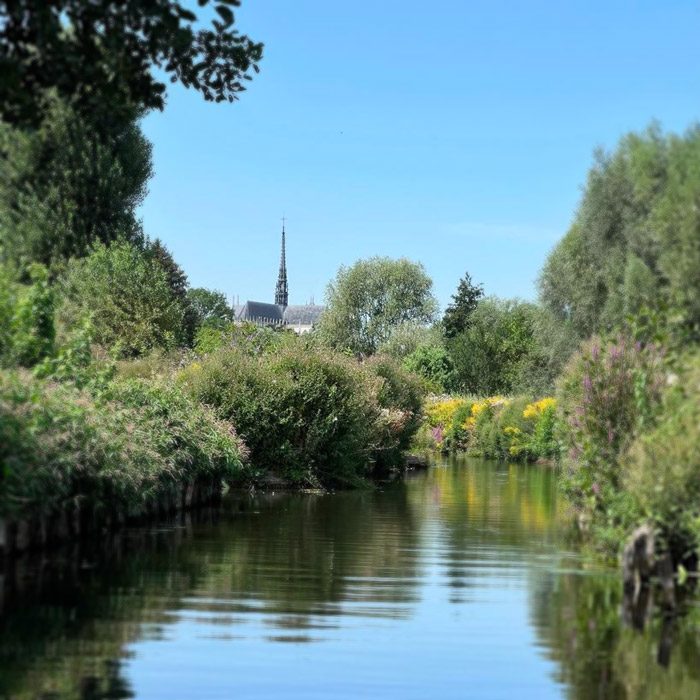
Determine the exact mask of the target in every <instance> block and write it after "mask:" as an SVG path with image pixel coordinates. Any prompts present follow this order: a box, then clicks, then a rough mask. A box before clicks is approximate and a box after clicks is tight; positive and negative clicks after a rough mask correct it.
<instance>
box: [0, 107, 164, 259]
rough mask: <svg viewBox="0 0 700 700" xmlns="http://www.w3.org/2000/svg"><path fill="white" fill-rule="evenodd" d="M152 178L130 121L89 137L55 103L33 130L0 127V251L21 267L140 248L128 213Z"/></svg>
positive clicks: (82, 123)
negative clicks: (116, 245)
mask: <svg viewBox="0 0 700 700" xmlns="http://www.w3.org/2000/svg"><path fill="white" fill-rule="evenodd" d="M151 173H152V165H151V145H150V144H149V143H148V141H147V140H146V139H145V138H144V136H143V134H142V133H141V130H140V129H139V127H138V124H137V122H136V121H135V120H133V119H132V120H127V121H126V122H125V123H123V124H121V125H118V124H117V123H116V122H114V123H113V124H112V126H111V128H110V130H109V131H107V132H102V133H100V132H98V131H96V130H95V129H94V128H93V127H92V126H91V125H90V124H89V123H88V122H87V121H86V120H85V119H83V118H82V117H80V116H79V115H78V114H76V112H75V111H74V110H73V109H71V108H69V107H68V106H67V105H66V104H65V103H63V102H61V101H60V100H58V99H57V98H52V99H51V100H50V103H49V106H48V109H47V112H46V114H45V116H44V118H43V119H42V121H41V122H40V124H39V125H38V128H37V129H36V130H34V131H32V130H24V129H20V128H16V127H11V126H9V125H7V124H1V123H0V252H1V253H2V257H4V258H5V259H9V260H11V261H12V262H14V263H17V264H19V266H20V267H24V265H25V263H26V262H39V263H42V264H45V265H49V264H52V263H55V262H57V261H61V260H66V259H68V258H70V257H76V256H82V255H85V254H87V252H88V251H89V250H90V247H91V245H92V244H93V243H94V242H96V241H102V242H103V243H110V242H111V241H114V240H116V239H117V238H122V239H126V240H130V241H132V242H134V243H137V244H138V245H141V243H142V241H143V234H142V231H141V225H140V223H139V221H138V219H137V217H136V208H137V207H138V206H139V205H140V204H141V202H142V201H143V199H144V197H145V195H146V184H147V182H148V179H149V178H150V176H151Z"/></svg>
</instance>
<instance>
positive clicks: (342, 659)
mask: <svg viewBox="0 0 700 700" xmlns="http://www.w3.org/2000/svg"><path fill="white" fill-rule="evenodd" d="M565 530H566V518H565V515H564V514H563V513H562V512H560V507H559V505H558V501H557V487H556V473H555V472H554V471H553V470H551V469H548V468H544V467H537V466H535V467H528V466H503V465H498V464H494V463H487V462H481V461H478V460H473V459H471V460H467V459H464V458H453V459H452V460H451V461H449V462H445V463H442V464H439V465H436V467H435V468H433V469H431V470H430V471H429V472H427V473H420V474H415V475H413V476H410V477H409V478H408V479H406V480H405V481H404V482H401V483H397V484H393V485H391V486H388V487H386V488H384V489H382V490H380V491H375V492H352V493H338V494H333V495H328V496H323V495H313V494H277V495H260V496H255V497H247V496H246V497H233V498H231V499H229V500H228V501H227V502H226V503H225V504H224V506H223V507H222V508H221V509H217V510H216V511H205V512H200V513H198V514H195V515H192V516H191V517H185V518H184V519H183V520H182V521H181V522H178V523H176V524H171V525H168V526H163V527H160V528H150V529H148V530H133V531H128V532H125V533H122V534H121V535H120V536H118V537H116V538H115V539H113V540H112V541H111V542H110V543H109V544H108V546H104V545H101V546H99V547H97V548H93V549H90V548H87V549H85V548H83V550H81V551H66V552H63V553H61V554H60V555H56V556H52V557H49V558H46V557H34V558H30V559H25V560H21V561H19V562H17V563H16V565H15V566H14V567H12V568H11V569H10V568H8V569H6V571H5V572H4V577H3V580H2V586H3V589H2V593H3V598H2V606H3V608H2V616H1V617H0V697H12V698H15V697H17V698H35V697H45V698H48V697H80V698H86V699H87V698H126V697H134V696H135V697H144V698H146V697H150V698H160V697H163V698H165V697H167V698H180V697H182V698H192V697H198V698H205V697H206V698H209V697H220V698H230V697H256V698H259V697H278V696H280V695H281V694H284V695H285V696H286V697H290V696H291V697H311V696H316V697H328V696H330V695H333V696H335V697H348V698H350V697H358V696H360V695H361V696H363V697H383V698H387V697H388V698H390V697H396V698H399V697H400V698H411V697H415V698H419V697H420V698H424V697H441V698H450V697H455V698H457V697H459V698H464V697H475V698H504V697H527V698H565V697H569V698H581V699H582V700H583V699H585V700H587V699H589V698H600V697H605V698H613V699H617V698H620V699H623V698H624V699H629V700H631V699H632V698H635V699H637V698H648V699H649V700H651V699H653V698H662V697H663V698H676V697H677V698H695V697H700V671H699V670H698V663H697V661H698V659H699V658H700V633H699V632H698V629H699V627H698V625H699V623H700V614H698V609H697V608H696V607H692V606H690V607H689V608H688V609H687V610H686V611H685V612H686V614H685V615H684V616H683V617H681V618H678V619H675V620H664V619H663V618H662V617H661V616H660V615H658V614H656V615H652V616H651V618H650V621H649V622H648V623H647V624H645V626H644V630H643V631H639V630H635V629H633V628H632V626H630V625H627V624H626V623H625V622H624V621H623V620H622V619H621V617H622V616H621V613H620V610H621V586H620V583H619V577H618V574H617V572H616V571H606V570H602V569H597V568H590V567H586V566H585V565H584V563H583V560H582V559H581V558H580V557H579V556H577V555H576V554H575V553H574V552H572V551H571V548H570V546H568V545H567V544H566V542H565V540H564V538H563V536H562V534H561V533H562V532H564V531H565Z"/></svg>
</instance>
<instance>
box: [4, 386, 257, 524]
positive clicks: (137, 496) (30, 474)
mask: <svg viewBox="0 0 700 700" xmlns="http://www.w3.org/2000/svg"><path fill="white" fill-rule="evenodd" d="M242 454H243V450H242V446H241V443H240V441H239V440H238V439H237V438H236V436H235V434H234V433H233V430H232V428H231V426H230V425H228V424H225V423H223V422H221V421H219V420H217V419H216V418H215V417H214V416H213V414H212V413H211V412H210V411H209V410H208V409H206V408H204V407H202V406H199V405H198V404H196V403H194V402H193V401H192V400H191V399H189V398H188V397H187V396H186V395H184V394H183V393H182V392H181V391H180V390H179V389H177V388H175V387H172V386H168V385H165V384H153V385H147V384H145V383H143V382H119V383H113V384H111V385H110V386H109V387H108V388H107V390H106V391H105V392H104V394H103V395H102V396H100V397H99V398H96V397H95V396H93V395H91V394H89V393H88V392H86V391H83V390H80V389H77V388H76V387H75V386H74V385H73V384H70V383H65V384H59V383H55V382H51V381H46V380H39V379H36V378H33V377H32V376H31V375H30V374H28V373H26V372H0V464H2V467H3V471H2V475H1V477H0V478H1V481H0V512H2V513H4V514H6V515H10V516H19V517H27V516H29V515H33V514H37V513H43V514H51V513H55V512H58V511H60V510H61V509H63V508H65V507H66V506H67V505H68V504H69V503H72V502H74V501H75V499H78V500H80V501H81V503H82V506H83V507H84V508H85V509H86V510H90V509H92V510H98V511H99V510H103V511H109V512H121V513H124V514H126V515H141V514H143V513H144V512H145V510H146V509H147V508H148V507H149V505H152V504H154V503H157V502H158V499H159V498H160V497H161V496H163V495H164V494H166V495H167V494H173V493H175V492H176V491H177V490H178V488H179V487H180V486H181V485H182V484H183V483H184V482H189V481H196V480H198V479H203V478H206V479H216V478H222V479H228V480H230V479H234V478H236V477H238V476H239V474H240V470H241V464H242V461H241V456H242Z"/></svg>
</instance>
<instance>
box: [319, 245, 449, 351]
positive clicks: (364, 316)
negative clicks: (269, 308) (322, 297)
mask: <svg viewBox="0 0 700 700" xmlns="http://www.w3.org/2000/svg"><path fill="white" fill-rule="evenodd" d="M432 286H433V283H432V280H431V279H430V277H428V275H427V274H426V272H425V269H424V268H423V266H422V265H421V264H419V263H414V262H411V261H410V260H406V259H405V258H401V259H399V260H392V259H391V258H382V257H374V258H368V259H367V260H359V261H358V262H356V263H355V264H354V265H352V266H351V267H341V268H340V269H339V270H338V273H337V275H336V278H335V279H334V280H333V281H332V282H331V283H330V284H329V285H328V289H327V291H326V303H327V308H326V311H325V312H324V314H323V316H322V317H321V321H320V323H319V332H320V334H321V336H322V337H323V338H325V339H326V340H327V341H328V342H329V343H330V344H331V345H333V346H334V347H337V348H342V349H348V350H350V351H352V352H354V353H357V354H362V355H371V354H373V353H375V352H376V351H377V349H378V348H379V346H380V345H381V344H382V343H384V342H386V341H387V340H388V338H389V337H390V336H391V333H392V332H393V331H394V330H395V329H396V328H397V327H398V326H400V325H401V324H404V323H415V324H427V323H430V322H431V321H433V319H434V318H435V313H436V311H437V302H436V301H435V298H434V297H433V294H432Z"/></svg>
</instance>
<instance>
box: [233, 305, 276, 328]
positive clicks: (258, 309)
mask: <svg viewBox="0 0 700 700" xmlns="http://www.w3.org/2000/svg"><path fill="white" fill-rule="evenodd" d="M238 320H239V321H252V322H253V323H256V322H257V323H274V324H277V323H280V324H281V323H284V310H283V308H282V307H281V306H278V305H277V304H267V303H265V302H263V301H247V302H246V303H245V306H244V307H243V308H242V309H241V310H240V311H239V312H238Z"/></svg>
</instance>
